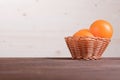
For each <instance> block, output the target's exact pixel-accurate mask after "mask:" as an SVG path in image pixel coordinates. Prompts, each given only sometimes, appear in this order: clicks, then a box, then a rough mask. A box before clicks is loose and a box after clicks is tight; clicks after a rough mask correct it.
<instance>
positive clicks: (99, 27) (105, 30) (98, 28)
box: [89, 20, 113, 38]
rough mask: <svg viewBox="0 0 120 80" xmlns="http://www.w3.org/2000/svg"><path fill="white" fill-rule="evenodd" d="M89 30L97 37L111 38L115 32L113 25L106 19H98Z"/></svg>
mask: <svg viewBox="0 0 120 80" xmlns="http://www.w3.org/2000/svg"><path fill="white" fill-rule="evenodd" d="M89 30H90V32H91V33H92V34H93V35H94V36H95V37H101V38H111V37H112V34H113V28H112V25H111V24H110V23H109V22H107V21H105V20H96V21H95V22H93V23H92V25H91V26H90V29H89Z"/></svg>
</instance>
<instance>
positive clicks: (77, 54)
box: [65, 36, 110, 60]
mask: <svg viewBox="0 0 120 80" xmlns="http://www.w3.org/2000/svg"><path fill="white" fill-rule="evenodd" d="M65 41H66V44H67V46H68V48H69V50H70V53H71V55H72V59H85V60H94V59H95V60H96V59H100V58H101V56H102V54H103V52H104V51H105V49H106V47H107V46H108V44H109V42H110V39H107V38H98V37H79V38H78V39H75V38H73V37H71V36H69V37H65Z"/></svg>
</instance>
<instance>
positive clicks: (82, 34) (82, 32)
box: [73, 29, 94, 37]
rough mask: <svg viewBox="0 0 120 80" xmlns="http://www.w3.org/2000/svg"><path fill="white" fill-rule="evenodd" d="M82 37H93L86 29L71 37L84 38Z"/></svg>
mask: <svg viewBox="0 0 120 80" xmlns="http://www.w3.org/2000/svg"><path fill="white" fill-rule="evenodd" d="M84 36H88V37H94V36H93V34H92V33H90V31H89V30H88V29H81V30H79V31H78V32H76V33H75V34H74V35H73V37H84Z"/></svg>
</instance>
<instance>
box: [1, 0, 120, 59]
mask: <svg viewBox="0 0 120 80" xmlns="http://www.w3.org/2000/svg"><path fill="white" fill-rule="evenodd" d="M96 19H105V20H107V21H109V22H110V23H111V24H112V25H113V28H114V35H113V38H112V42H111V44H110V45H109V47H108V48H107V50H106V51H105V53H104V56H108V57H112V56H113V57H120V0H0V57H70V53H69V51H68V49H67V47H66V44H65V41H64V37H65V36H69V35H72V34H73V33H74V32H75V31H78V30H79V29H81V28H88V27H89V26H90V24H91V23H92V22H93V21H94V20H96Z"/></svg>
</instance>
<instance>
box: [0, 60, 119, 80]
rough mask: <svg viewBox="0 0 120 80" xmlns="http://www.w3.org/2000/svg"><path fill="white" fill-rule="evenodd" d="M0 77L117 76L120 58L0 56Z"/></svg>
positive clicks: (97, 79) (98, 79) (84, 79)
mask: <svg viewBox="0 0 120 80" xmlns="http://www.w3.org/2000/svg"><path fill="white" fill-rule="evenodd" d="M0 80H120V58H103V59H101V60H93V61H85V60H72V59H70V58H0Z"/></svg>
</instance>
